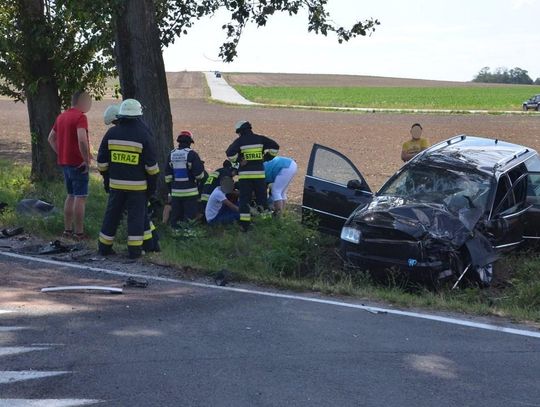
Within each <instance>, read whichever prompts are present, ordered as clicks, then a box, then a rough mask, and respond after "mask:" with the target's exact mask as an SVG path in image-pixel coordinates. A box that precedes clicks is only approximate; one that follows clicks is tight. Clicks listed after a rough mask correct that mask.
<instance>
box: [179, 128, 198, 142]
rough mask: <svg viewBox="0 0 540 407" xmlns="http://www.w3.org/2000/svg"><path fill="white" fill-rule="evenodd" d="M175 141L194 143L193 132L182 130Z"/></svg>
mask: <svg viewBox="0 0 540 407" xmlns="http://www.w3.org/2000/svg"><path fill="white" fill-rule="evenodd" d="M176 141H177V142H178V143H186V142H189V143H195V140H193V133H191V132H190V131H189V130H182V131H181V132H180V134H179V135H178V137H177V138H176Z"/></svg>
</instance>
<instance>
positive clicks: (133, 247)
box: [99, 189, 148, 258]
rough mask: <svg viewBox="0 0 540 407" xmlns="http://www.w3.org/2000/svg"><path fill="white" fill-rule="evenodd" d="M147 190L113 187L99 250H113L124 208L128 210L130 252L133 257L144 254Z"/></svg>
mask: <svg viewBox="0 0 540 407" xmlns="http://www.w3.org/2000/svg"><path fill="white" fill-rule="evenodd" d="M146 207H147V195H146V191H123V190H118V189H111V190H110V192H109V201H108V202H107V209H106V211H105V217H104V219H103V225H102V226H101V233H100V234H99V251H100V252H101V253H103V254H107V253H110V252H111V251H112V245H113V241H114V237H115V235H116V230H117V229H118V224H119V223H120V220H121V219H122V214H123V212H124V210H126V211H127V229H128V253H129V256H130V257H131V258H137V257H139V256H140V255H141V254H142V246H143V241H144V232H145V223H146V222H145V221H146V220H147V219H148V217H147V209H146Z"/></svg>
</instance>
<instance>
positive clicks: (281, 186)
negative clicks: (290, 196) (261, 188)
mask: <svg viewBox="0 0 540 407" xmlns="http://www.w3.org/2000/svg"><path fill="white" fill-rule="evenodd" d="M297 171H298V166H297V165H296V162H295V161H294V160H293V159H292V158H287V157H274V158H273V159H271V160H269V161H265V162H264V173H265V176H266V183H267V184H272V191H271V197H272V201H273V203H274V211H275V214H276V215H278V214H279V213H281V212H283V210H284V209H285V204H286V203H287V190H288V189H289V185H290V183H291V181H292V179H293V178H294V176H295V175H296V172H297Z"/></svg>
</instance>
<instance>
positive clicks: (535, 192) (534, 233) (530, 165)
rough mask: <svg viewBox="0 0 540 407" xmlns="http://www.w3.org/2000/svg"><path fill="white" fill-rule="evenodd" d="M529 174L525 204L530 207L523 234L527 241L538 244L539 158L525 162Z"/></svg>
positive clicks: (539, 233) (539, 207)
mask: <svg viewBox="0 0 540 407" xmlns="http://www.w3.org/2000/svg"><path fill="white" fill-rule="evenodd" d="M525 165H526V166H527V171H528V172H529V180H528V183H527V203H528V204H529V205H531V207H530V208H529V211H528V212H527V220H526V223H525V233H524V234H523V237H524V238H525V239H527V240H536V241H537V242H540V157H538V156H535V157H533V158H531V159H529V160H528V161H527V162H525Z"/></svg>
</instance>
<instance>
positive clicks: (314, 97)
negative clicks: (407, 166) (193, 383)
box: [236, 86, 540, 111]
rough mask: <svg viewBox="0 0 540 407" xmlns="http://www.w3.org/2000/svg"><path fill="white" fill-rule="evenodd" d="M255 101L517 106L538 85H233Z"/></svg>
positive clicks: (470, 107) (483, 107) (538, 89)
mask: <svg viewBox="0 0 540 407" xmlns="http://www.w3.org/2000/svg"><path fill="white" fill-rule="evenodd" d="M236 89H237V90H238V92H240V93H241V94H242V95H243V96H244V97H246V98H247V99H249V100H251V101H253V102H258V103H269V104H284V105H302V106H326V107H372V108H383V109H449V110H457V111H459V110H492V111H501V110H521V109H522V103H523V101H524V100H526V99H528V98H530V97H531V96H533V95H535V94H539V93H540V86H485V87H483V86H471V87H405V88H403V87H338V88H336V87H301V88H300V87H298V88H297V87H260V86H236Z"/></svg>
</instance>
